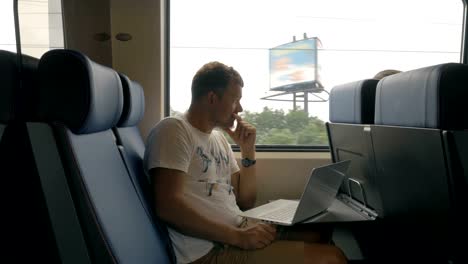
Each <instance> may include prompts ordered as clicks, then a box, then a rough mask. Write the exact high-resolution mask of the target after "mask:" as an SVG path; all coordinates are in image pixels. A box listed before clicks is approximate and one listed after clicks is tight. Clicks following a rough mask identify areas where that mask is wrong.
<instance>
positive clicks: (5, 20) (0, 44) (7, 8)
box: [0, 1, 16, 52]
mask: <svg viewBox="0 0 468 264" xmlns="http://www.w3.org/2000/svg"><path fill="white" fill-rule="evenodd" d="M0 32H2V34H0V50H7V51H12V52H16V41H15V19H14V15H13V1H0Z"/></svg>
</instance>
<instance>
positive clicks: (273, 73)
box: [270, 38, 323, 91]
mask: <svg viewBox="0 0 468 264" xmlns="http://www.w3.org/2000/svg"><path fill="white" fill-rule="evenodd" d="M318 48H321V42H320V40H319V39H318V38H308V39H304V40H299V41H294V42H291V43H286V44H283V45H280V46H278V47H275V48H271V49H270V90H272V91H307V90H310V91H313V90H315V91H320V90H323V86H322V84H321V81H320V66H319V64H318V58H317V54H318Z"/></svg>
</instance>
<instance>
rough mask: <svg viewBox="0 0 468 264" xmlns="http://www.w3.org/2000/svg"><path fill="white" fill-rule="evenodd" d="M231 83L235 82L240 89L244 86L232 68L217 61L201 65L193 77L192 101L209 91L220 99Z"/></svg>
mask: <svg viewBox="0 0 468 264" xmlns="http://www.w3.org/2000/svg"><path fill="white" fill-rule="evenodd" d="M231 82H235V83H236V84H238V85H240V86H241V87H243V86H244V81H243V80H242V77H241V76H240V74H239V73H238V72H237V71H236V70H234V68H233V67H229V66H227V65H225V64H223V63H221V62H218V61H212V62H209V63H207V64H205V65H203V66H202V67H201V68H200V69H199V70H198V71H197V73H196V74H195V76H193V80H192V101H193V100H196V99H198V98H200V97H201V96H203V95H206V94H208V92H210V91H213V92H214V93H215V94H216V95H218V96H220V97H221V96H223V94H224V91H226V89H227V88H228V86H229V84H230V83H231Z"/></svg>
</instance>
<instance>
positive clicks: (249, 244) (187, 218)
mask: <svg viewBox="0 0 468 264" xmlns="http://www.w3.org/2000/svg"><path fill="white" fill-rule="evenodd" d="M150 176H151V179H152V183H153V190H154V198H155V209H156V210H155V212H156V214H157V215H158V216H159V217H160V218H161V219H162V220H163V221H165V222H167V223H168V224H169V225H171V226H172V227H174V228H175V229H176V230H178V231H179V232H181V233H183V234H186V235H189V236H193V237H199V238H203V239H206V240H210V241H218V242H221V243H225V244H229V245H234V246H237V247H240V248H244V249H255V248H263V247H265V246H267V245H269V244H270V243H271V242H272V241H273V239H274V238H275V232H276V230H275V229H274V228H273V227H271V226H269V225H264V224H259V225H255V226H252V227H249V228H237V227H233V226H231V225H228V224H225V223H222V222H218V221H216V220H214V219H210V218H208V217H206V216H204V215H202V214H200V213H199V212H198V211H197V210H195V209H194V208H193V207H191V206H190V203H189V202H188V201H187V200H186V198H185V196H184V192H183V188H184V180H185V176H186V175H185V173H184V172H182V171H178V170H172V169H164V168H155V169H151V170H150Z"/></svg>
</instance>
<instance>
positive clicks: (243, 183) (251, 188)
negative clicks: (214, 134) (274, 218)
mask: <svg viewBox="0 0 468 264" xmlns="http://www.w3.org/2000/svg"><path fill="white" fill-rule="evenodd" d="M233 115H234V117H235V118H236V120H237V127H236V129H235V130H234V131H231V130H230V129H224V131H226V133H228V135H229V136H230V137H231V138H232V140H234V142H236V144H237V145H239V147H240V150H241V158H242V159H244V158H248V159H251V160H255V140H256V136H257V131H256V129H255V127H254V126H252V125H251V124H249V123H248V122H246V121H244V120H242V118H241V117H240V116H238V115H236V114H233ZM231 184H232V186H234V190H235V194H236V202H237V205H238V206H239V207H240V208H241V209H242V210H246V209H250V208H252V207H254V205H255V201H256V199H257V170H256V165H252V166H250V167H247V168H246V167H244V166H242V165H241V166H240V172H237V173H234V174H233V175H232V176H231Z"/></svg>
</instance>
